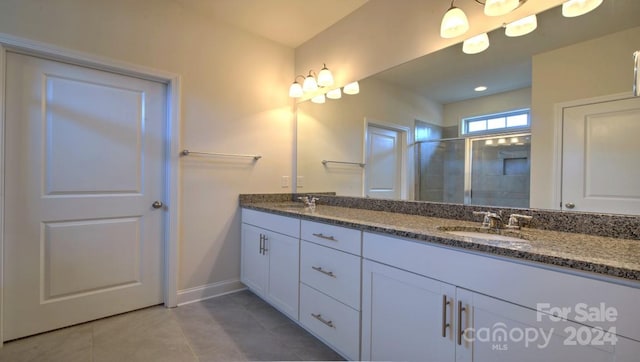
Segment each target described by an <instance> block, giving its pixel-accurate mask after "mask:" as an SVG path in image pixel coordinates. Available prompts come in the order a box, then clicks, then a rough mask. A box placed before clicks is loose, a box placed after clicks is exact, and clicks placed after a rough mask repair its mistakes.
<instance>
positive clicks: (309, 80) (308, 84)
mask: <svg viewBox="0 0 640 362" xmlns="http://www.w3.org/2000/svg"><path fill="white" fill-rule="evenodd" d="M302 90H303V91H305V92H315V91H317V90H318V83H316V79H315V78H314V77H313V76H312V75H311V74H309V75H308V76H307V77H306V78H304V83H302Z"/></svg>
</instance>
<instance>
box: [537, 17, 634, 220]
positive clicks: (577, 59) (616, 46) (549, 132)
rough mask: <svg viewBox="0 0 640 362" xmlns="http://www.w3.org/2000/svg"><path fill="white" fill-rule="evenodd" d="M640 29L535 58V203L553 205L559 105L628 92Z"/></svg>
mask: <svg viewBox="0 0 640 362" xmlns="http://www.w3.org/2000/svg"><path fill="white" fill-rule="evenodd" d="M638 39H640V27H637V28H633V29H629V30H625V31H622V32H619V33H615V34H611V35H608V36H604V37H601V38H597V39H593V40H589V41H586V42H582V43H579V44H575V45H572V46H568V47H564V48H561V49H557V50H554V51H550V52H546V53H542V54H538V55H535V56H534V57H533V69H532V74H533V83H532V84H533V85H532V95H531V107H532V108H531V116H532V120H531V133H532V140H533V142H532V147H531V162H532V163H531V207H536V208H554V209H557V208H558V207H559V205H554V204H553V190H554V188H555V186H556V185H554V182H553V165H554V158H555V154H554V148H553V145H554V139H555V137H556V134H555V121H556V120H555V113H554V112H555V105H556V104H558V103H560V102H567V101H573V100H578V99H585V98H592V97H597V96H603V95H609V94H616V93H623V92H628V93H629V95H631V84H632V81H633V65H632V54H633V52H634V51H635V50H638V48H639V44H638Z"/></svg>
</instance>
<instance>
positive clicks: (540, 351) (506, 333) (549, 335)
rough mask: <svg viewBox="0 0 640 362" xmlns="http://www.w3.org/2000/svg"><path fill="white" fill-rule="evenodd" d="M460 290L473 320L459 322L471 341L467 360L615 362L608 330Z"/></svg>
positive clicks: (466, 353) (460, 295) (466, 352)
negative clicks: (597, 328)
mask: <svg viewBox="0 0 640 362" xmlns="http://www.w3.org/2000/svg"><path fill="white" fill-rule="evenodd" d="M465 292H466V293H459V295H458V299H459V300H461V301H463V303H467V304H468V305H471V309H470V311H469V312H470V313H471V318H472V320H473V323H472V325H464V324H463V327H464V329H466V333H465V335H466V336H467V337H468V339H470V340H472V343H471V344H470V345H471V348H472V351H471V355H472V356H473V361H487V362H501V361H504V362H511V361H519V362H528V361H530V362H538V361H550V362H552V361H558V362H565V361H581V362H589V361H592V362H605V361H612V362H613V361H615V353H614V352H615V346H614V345H612V344H611V338H612V335H610V334H606V333H601V332H598V331H597V330H595V329H592V328H591V327H587V326H584V325H581V324H577V323H574V322H569V321H562V320H559V319H558V318H552V316H550V315H547V314H542V313H538V312H536V311H535V310H533V309H529V308H525V307H521V306H519V305H515V304H512V303H508V302H504V301H502V300H498V299H495V298H490V297H487V296H484V295H481V294H477V293H472V292H469V291H465ZM469 299H471V300H469ZM553 319H555V320H553ZM458 355H468V351H463V350H460V347H458V350H457V351H456V357H457V356H458Z"/></svg>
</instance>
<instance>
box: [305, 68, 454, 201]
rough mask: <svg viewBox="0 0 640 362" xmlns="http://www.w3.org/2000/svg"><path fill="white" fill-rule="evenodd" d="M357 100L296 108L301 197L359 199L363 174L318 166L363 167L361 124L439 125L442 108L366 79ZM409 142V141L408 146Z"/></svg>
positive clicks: (348, 98)
mask: <svg viewBox="0 0 640 362" xmlns="http://www.w3.org/2000/svg"><path fill="white" fill-rule="evenodd" d="M360 90H361V91H360V94H358V95H355V96H348V95H343V98H342V99H339V100H327V103H325V104H314V103H311V102H304V103H301V104H299V105H298V112H297V114H298V175H299V176H303V177H304V185H303V186H302V187H301V188H299V192H317V191H335V192H337V193H338V194H339V195H347V196H362V191H363V190H362V172H363V171H362V168H360V167H358V166H340V165H329V166H328V167H324V166H323V165H322V164H321V162H320V161H321V160H323V159H328V160H336V161H350V162H363V161H364V154H363V151H364V146H363V144H364V119H365V118H367V120H368V121H369V122H371V123H378V124H394V125H399V126H405V127H408V128H409V129H412V128H413V126H414V123H415V120H416V119H417V120H421V121H425V122H429V123H433V124H441V123H442V106H441V105H440V104H439V103H436V102H433V101H431V100H429V99H426V98H424V97H421V96H418V95H416V94H414V93H411V92H408V91H406V90H404V89H402V88H398V87H396V86H394V85H391V84H389V83H386V82H383V81H380V80H377V79H374V78H369V79H366V80H364V81H363V82H361V84H360ZM410 142H411V141H410ZM413 152H414V151H413V146H411V145H409V146H408V149H407V156H408V159H407V163H408V166H409V167H408V168H409V170H410V171H409V173H408V175H407V180H406V181H407V185H406V187H407V191H408V193H409V198H411V197H412V196H413V186H412V185H413V171H412V170H413Z"/></svg>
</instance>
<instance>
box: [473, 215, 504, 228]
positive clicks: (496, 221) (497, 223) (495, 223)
mask: <svg viewBox="0 0 640 362" xmlns="http://www.w3.org/2000/svg"><path fill="white" fill-rule="evenodd" d="M473 214H474V215H482V216H484V218H483V219H482V227H483V228H487V229H500V228H502V227H503V222H502V211H498V212H497V213H496V212H491V211H474V212H473Z"/></svg>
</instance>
